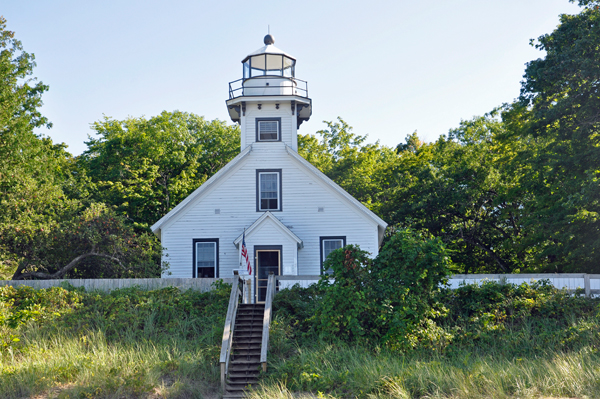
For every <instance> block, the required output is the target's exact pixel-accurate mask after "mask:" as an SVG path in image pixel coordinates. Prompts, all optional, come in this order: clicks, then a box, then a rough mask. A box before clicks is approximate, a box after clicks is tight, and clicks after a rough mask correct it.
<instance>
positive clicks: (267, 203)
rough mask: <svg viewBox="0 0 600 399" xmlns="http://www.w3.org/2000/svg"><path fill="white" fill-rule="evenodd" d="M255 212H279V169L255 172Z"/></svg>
mask: <svg viewBox="0 0 600 399" xmlns="http://www.w3.org/2000/svg"><path fill="white" fill-rule="evenodd" d="M256 211H257V212H260V211H281V169H259V170H257V171H256Z"/></svg>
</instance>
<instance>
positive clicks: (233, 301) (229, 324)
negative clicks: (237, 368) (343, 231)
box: [219, 270, 240, 391]
mask: <svg viewBox="0 0 600 399" xmlns="http://www.w3.org/2000/svg"><path fill="white" fill-rule="evenodd" d="M236 271H237V270H236ZM236 271H234V273H233V274H234V276H235V277H234V279H233V284H232V285H231V295H230V296H229V306H228V307H227V316H226V317H225V328H224V329H223V341H222V342H221V356H220V359H219V362H220V363H221V387H222V388H223V391H225V380H226V377H227V371H228V368H229V358H230V353H231V344H232V343H233V330H234V327H235V316H236V313H237V305H238V299H239V296H240V288H239V276H238V274H237V273H236Z"/></svg>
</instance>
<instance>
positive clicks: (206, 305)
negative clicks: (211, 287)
mask: <svg viewBox="0 0 600 399" xmlns="http://www.w3.org/2000/svg"><path fill="white" fill-rule="evenodd" d="M51 290H54V291H50V290H49V291H48V292H47V295H45V296H44V294H40V292H43V291H44V290H40V291H37V292H35V291H27V290H25V291H24V292H20V291H18V290H16V291H11V290H10V289H6V290H4V291H2V292H0V298H2V299H4V300H0V303H4V305H5V306H4V307H3V308H2V309H3V313H2V314H0V319H2V320H3V321H6V320H12V322H11V323H7V322H5V323H3V324H4V325H2V326H1V327H0V337H2V343H3V345H2V347H1V348H0V372H1V376H0V397H2V398H7V399H12V398H15V399H16V398H27V397H36V395H45V397H56V398H138V397H139V398H145V397H154V398H167V397H168V398H190V397H198V398H201V397H204V396H215V395H216V394H217V393H218V391H219V381H220V380H219V378H220V375H219V368H218V364H217V360H218V358H217V356H218V353H219V350H220V335H221V334H222V328H223V327H222V325H223V321H224V315H225V311H226V306H227V297H228V288H227V287H218V289H217V290H216V291H213V292H211V293H208V294H198V293H194V292H191V291H189V292H185V293H180V292H179V291H178V290H177V289H163V290H157V291H149V292H145V291H141V290H138V289H128V290H120V291H115V292H113V293H111V294H110V295H107V294H101V293H89V294H88V293H83V292H74V293H72V294H71V295H72V297H71V299H73V298H75V300H72V301H69V300H63V301H55V300H51V301H48V300H47V299H48V298H49V297H52V298H54V299H56V298H55V297H56V295H55V294H56V292H60V290H62V288H54V289H51ZM40 295H42V296H43V298H42V299H40V298H39V296H40ZM63 296H64V295H63ZM63 296H61V298H62V299H64V297H63ZM7 297H10V299H8V300H7ZM44 302H46V303H45V304H43V303H44ZM7 304H10V305H11V306H6V305H7ZM40 304H43V306H42V305H40ZM58 310H59V311H58ZM9 324H11V325H9Z"/></svg>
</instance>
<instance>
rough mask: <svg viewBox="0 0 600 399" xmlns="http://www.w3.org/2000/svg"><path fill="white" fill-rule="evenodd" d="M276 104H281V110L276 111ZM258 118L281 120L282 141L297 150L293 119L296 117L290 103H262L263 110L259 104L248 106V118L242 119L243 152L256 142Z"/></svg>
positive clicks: (251, 103)
mask: <svg viewBox="0 0 600 399" xmlns="http://www.w3.org/2000/svg"><path fill="white" fill-rule="evenodd" d="M276 104H279V109H276ZM256 118H281V141H283V142H284V143H285V144H287V145H289V146H290V147H292V148H293V149H294V150H297V148H298V138H297V137H298V136H297V132H296V126H295V125H296V123H295V119H293V118H296V116H294V117H293V118H292V109H291V104H290V102H289V101H282V102H280V103H275V102H268V103H261V109H258V103H255V102H249V103H248V104H246V116H245V117H242V118H241V119H240V125H241V134H242V144H241V147H242V150H243V149H244V148H246V147H247V146H249V145H250V144H252V143H254V142H255V141H256Z"/></svg>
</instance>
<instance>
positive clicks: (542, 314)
mask: <svg viewBox="0 0 600 399" xmlns="http://www.w3.org/2000/svg"><path fill="white" fill-rule="evenodd" d="M303 290H306V292H307V293H308V289H301V288H298V287H296V288H293V289H292V291H294V293H293V295H290V294H288V293H286V291H287V290H282V291H281V292H280V293H279V294H278V295H280V294H284V295H286V296H285V299H286V300H287V299H290V301H289V302H288V303H287V304H284V303H282V302H285V301H281V302H279V305H278V306H277V307H275V316H276V319H280V318H285V317H288V316H287V315H291V317H298V316H299V315H305V316H306V317H309V316H310V315H309V313H308V312H304V311H301V312H298V313H294V312H293V310H291V309H290V305H291V304H292V303H295V302H296V300H297V299H298V298H301V297H306V298H308V300H309V303H310V304H309V305H308V306H312V307H315V308H316V307H318V306H320V302H321V301H322V300H324V298H325V296H323V297H322V298H323V299H321V297H312V296H309V295H306V296H304V295H305V294H303V293H302V291H303ZM311 290H313V288H311ZM276 298H277V297H276ZM432 299H433V301H434V302H435V306H434V307H435V308H437V309H442V308H445V309H446V310H445V311H444V312H441V313H440V314H438V315H437V316H436V317H435V323H423V324H421V325H420V326H419V328H418V329H417V330H416V331H414V332H413V334H412V335H411V338H412V339H416V340H417V345H415V346H414V347H413V349H411V350H403V351H401V352H399V351H398V350H393V349H400V348H401V347H399V346H398V345H396V346H394V345H391V343H389V342H388V345H386V346H379V345H373V344H369V343H365V342H362V343H359V342H353V343H351V344H347V343H344V342H340V341H339V340H326V341H322V340H320V339H319V337H318V336H315V335H313V337H312V339H308V337H307V336H306V335H304V336H303V338H302V340H300V341H297V342H299V343H300V345H299V347H298V348H297V349H296V350H287V351H277V352H275V353H277V355H276V356H277V358H275V359H273V358H272V357H270V358H269V359H270V360H269V361H270V365H269V367H270V368H271V370H272V371H271V372H270V373H269V375H268V376H267V377H266V381H265V383H263V385H262V387H261V389H262V391H261V390H260V389H259V392H261V393H262V394H263V395H265V396H263V397H271V396H268V395H274V393H273V391H274V390H275V391H278V392H279V391H283V392H297V391H303V392H307V391H308V392H321V393H322V396H323V397H364V398H373V397H381V398H387V397H436V398H444V397H450V396H451V397H457V398H463V397H464V398H471V397H507V398H509V397H515V396H521V395H522V396H527V395H534V393H535V395H549V396H557V397H560V396H566V397H568V396H571V397H576V396H578V395H579V396H581V395H589V396H590V397H595V396H597V394H598V392H599V389H600V385H598V383H597V381H598V377H599V375H598V372H597V369H596V371H593V370H594V367H593V366H591V365H592V364H600V357H599V356H598V351H597V348H598V345H600V327H599V326H600V324H599V323H598V317H599V313H598V309H599V300H598V299H590V298H585V297H583V296H580V295H571V294H568V293H567V292H566V291H564V290H558V289H556V288H554V287H552V286H551V285H549V284H547V283H546V282H544V281H540V282H535V283H532V284H525V283H524V284H521V285H513V284H501V283H496V282H483V283H482V284H481V286H478V285H464V286H461V287H459V288H458V289H455V290H450V289H442V290H439V291H437V292H435V294H434V296H433V298H432ZM413 306H414V305H413ZM279 309H282V310H283V309H284V311H283V312H282V313H279ZM310 320H311V319H309V322H310ZM429 321H431V320H429ZM279 323H280V324H284V321H283V320H280V322H279ZM305 323H306V322H305ZM304 325H305V324H303V323H302V322H294V323H289V324H288V326H289V327H291V329H292V331H291V332H288V337H290V339H293V337H294V336H298V334H297V333H295V332H294V331H293V330H295V329H302V328H304ZM332 341H333V343H332ZM390 349H392V350H390ZM584 365H585V366H584ZM566 381H568V383H565V382H566ZM535 395H534V396H535ZM252 397H257V396H252ZM272 397H278V396H272ZM285 397H290V396H285Z"/></svg>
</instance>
